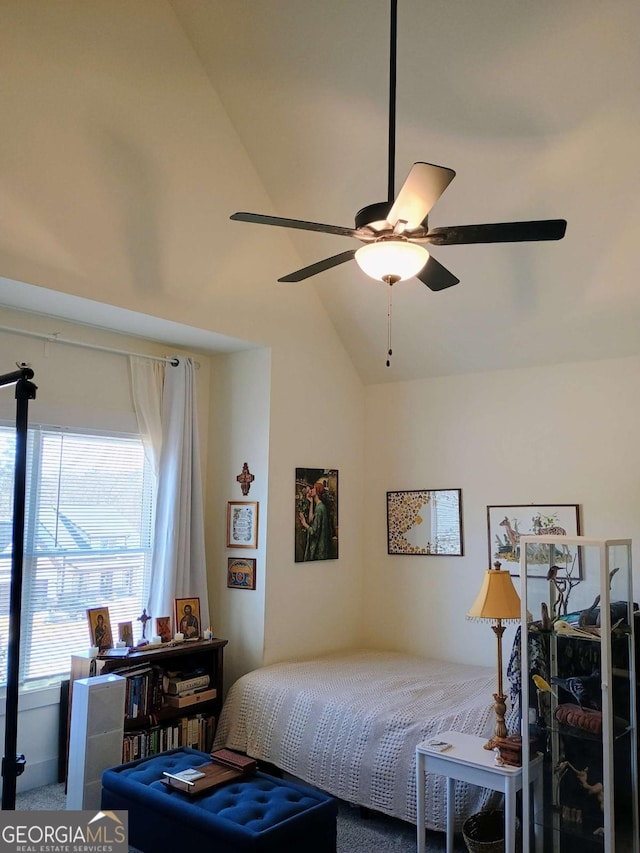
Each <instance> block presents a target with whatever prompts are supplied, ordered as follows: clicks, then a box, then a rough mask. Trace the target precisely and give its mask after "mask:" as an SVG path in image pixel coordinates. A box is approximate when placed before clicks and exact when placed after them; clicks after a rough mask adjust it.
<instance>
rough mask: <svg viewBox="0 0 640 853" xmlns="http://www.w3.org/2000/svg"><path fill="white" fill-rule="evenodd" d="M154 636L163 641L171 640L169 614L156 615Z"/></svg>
mask: <svg viewBox="0 0 640 853" xmlns="http://www.w3.org/2000/svg"><path fill="white" fill-rule="evenodd" d="M156 636H157V637H160V639H161V640H162V642H163V643H169V642H170V641H171V639H172V634H171V616H156Z"/></svg>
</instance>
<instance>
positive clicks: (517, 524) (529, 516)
mask: <svg viewBox="0 0 640 853" xmlns="http://www.w3.org/2000/svg"><path fill="white" fill-rule="evenodd" d="M487 529H488V537H489V564H488V567H489V566H491V565H492V564H493V563H494V562H495V560H499V561H500V562H501V563H504V564H506V565H504V568H505V569H506V568H508V569H509V571H510V572H511V574H512V575H514V576H519V575H520V537H521V536H580V506H579V504H502V505H497V506H488V507H487ZM527 563H528V566H529V572H531V571H533V572H534V574H533V575H530V576H531V577H538V576H539V577H545V576H546V574H547V572H548V571H549V568H550V567H551V566H553V565H556V566H558V570H559V571H558V577H565V578H566V577H571V578H574V579H580V578H582V565H581V561H580V554H579V551H578V548H577V547H575V546H573V547H572V546H571V545H562V546H561V547H554V548H553V554H551V553H550V546H549V545H542V544H540V545H536V546H535V553H533V552H530V551H527ZM536 566H539V567H540V570H539V574H538V571H537V569H536V568H534V567H536Z"/></svg>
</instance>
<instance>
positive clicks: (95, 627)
mask: <svg viewBox="0 0 640 853" xmlns="http://www.w3.org/2000/svg"><path fill="white" fill-rule="evenodd" d="M87 621H88V622H89V634H90V636H91V644H92V646H95V647H96V648H98V649H100V651H104V650H105V649H110V648H112V646H113V635H112V633H111V621H110V619H109V608H108V607H91V608H89V609H88V610H87Z"/></svg>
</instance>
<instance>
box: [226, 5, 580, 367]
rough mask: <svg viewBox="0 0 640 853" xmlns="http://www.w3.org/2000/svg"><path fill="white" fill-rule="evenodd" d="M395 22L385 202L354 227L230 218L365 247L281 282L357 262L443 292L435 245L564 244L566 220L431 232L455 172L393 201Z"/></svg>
mask: <svg viewBox="0 0 640 853" xmlns="http://www.w3.org/2000/svg"><path fill="white" fill-rule="evenodd" d="M397 17H398V2H397V0H391V37H390V50H389V157H388V193H387V201H382V202H376V203H374V204H369V205H367V206H366V207H363V208H362V209H361V210H359V211H358V212H357V213H356V216H355V227H354V228H349V227H343V226H340V225H324V224H322V223H320V222H307V221H305V220H301V219H286V218H284V217H280V216H266V215H264V214H261V213H246V212H238V213H234V214H233V215H232V216H231V219H234V220H238V221H240V222H254V223H257V224H261V225H276V226H280V227H283V228H298V229H301V230H303V231H320V232H322V233H325V234H337V235H339V236H341V237H355V238H356V239H357V240H360V242H361V243H363V245H362V246H361V247H360V248H358V249H347V250H346V251H344V252H340V253H339V254H337V255H332V257H330V258H325V259H324V260H322V261H317V262H316V263H314V264H311V265H310V266H307V267H303V268H302V269H299V270H296V271H295V272H292V273H290V274H289V275H285V276H283V277H282V278H279V279H278V281H283V282H289V281H303V280H304V279H307V278H310V277H311V276H313V275H316V274H317V273H320V272H324V271H325V270H328V269H331V268H332V267H336V266H339V265H340V264H343V263H346V262H347V261H350V260H352V259H353V258H355V260H356V262H357V263H358V265H359V266H360V268H361V269H362V270H363V271H364V272H365V273H366V274H367V275H370V276H371V277H372V278H375V279H379V280H381V281H385V282H387V283H388V284H389V285H393V284H395V283H396V282H398V281H402V280H404V279H407V278H411V277H413V276H416V277H417V278H418V279H419V280H420V281H421V282H423V284H426V285H427V287H429V288H430V289H431V290H436V291H437V290H445V289H446V288H448V287H452V286H453V285H454V284H458V282H459V281H460V279H458V278H457V277H456V276H455V275H453V273H451V272H449V270H448V269H446V267H444V266H443V265H442V264H441V263H439V262H438V261H437V260H436V259H435V258H434V257H433V256H432V255H431V254H430V253H429V252H428V251H427V250H426V249H425V248H424V245H423V244H425V243H426V244H431V245H433V246H451V245H456V244H457V245H460V244H463V243H511V242H523V241H533V240H560V239H562V237H564V233H565V230H566V227H567V222H566V220H565V219H544V220H536V221H532V222H499V223H494V224H484V225H454V226H448V227H446V226H445V227H440V228H430V227H429V223H428V216H429V213H430V211H431V209H432V208H433V206H434V205H435V203H436V202H437V201H438V199H439V198H440V196H441V195H442V193H443V192H444V191H445V189H446V188H447V187H448V186H449V184H450V183H451V181H452V180H453V178H454V177H455V172H454V171H453V169H448V168H447V167H445V166H436V165H433V164H431V163H422V162H418V163H414V164H413V166H412V168H411V171H410V172H409V175H408V177H407V179H406V180H405V182H404V184H403V185H402V187H401V188H400V192H399V193H398V195H397V196H396V195H395V192H394V176H395V135H396V134H395V131H396V54H397ZM389 312H390V307H389ZM389 354H391V353H390V352H389ZM387 364H389V362H387Z"/></svg>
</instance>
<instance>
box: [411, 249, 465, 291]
mask: <svg viewBox="0 0 640 853" xmlns="http://www.w3.org/2000/svg"><path fill="white" fill-rule="evenodd" d="M416 278H419V279H420V281H421V282H422V283H423V284H426V285H427V287H429V288H431V290H446V289H447V287H453V285H454V284H458V282H459V281H460V279H459V278H456V277H455V275H454V274H453V273H452V272H449V270H448V269H446V268H445V267H443V266H442V264H441V263H440V262H439V261H436V259H435V258H434V257H433V255H429V260H428V261H427V263H426V264H425V265H424V266H423V267H422V269H421V270H420V272H419V273H418V275H417V276H416Z"/></svg>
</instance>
